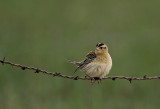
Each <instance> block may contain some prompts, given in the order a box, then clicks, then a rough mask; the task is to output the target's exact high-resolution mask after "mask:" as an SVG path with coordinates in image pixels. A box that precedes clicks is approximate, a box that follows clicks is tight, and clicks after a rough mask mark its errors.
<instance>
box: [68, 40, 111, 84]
mask: <svg viewBox="0 0 160 109" xmlns="http://www.w3.org/2000/svg"><path fill="white" fill-rule="evenodd" d="M68 62H70V63H72V64H75V65H76V66H77V69H76V70H75V71H74V72H76V71H78V70H81V71H83V72H84V73H85V75H86V76H87V77H90V78H91V80H93V81H92V82H94V81H95V79H94V78H99V80H100V81H101V80H102V78H103V77H105V76H106V75H108V74H109V72H110V70H111V68H112V58H111V56H110V54H109V53H108V46H107V45H105V44H104V43H98V44H97V45H96V48H95V50H94V51H90V52H89V53H88V54H87V55H86V58H85V59H84V60H82V61H80V62H77V61H72V60H68Z"/></svg>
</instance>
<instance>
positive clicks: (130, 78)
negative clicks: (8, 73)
mask: <svg viewBox="0 0 160 109" xmlns="http://www.w3.org/2000/svg"><path fill="white" fill-rule="evenodd" d="M0 62H1V63H2V65H4V64H8V65H11V66H15V67H19V68H21V69H22V70H26V69H28V70H33V71H34V72H35V73H39V72H42V73H45V74H48V75H53V76H54V77H55V76H57V77H62V78H68V79H73V80H91V81H92V79H93V78H90V77H87V76H85V77H79V76H68V75H63V74H61V73H57V72H47V71H45V70H41V69H39V68H35V67H28V66H24V65H21V64H15V63H12V62H9V61H6V60H5V57H4V58H3V59H2V60H1V59H0ZM94 79H95V80H99V78H94ZM104 79H112V80H116V79H125V80H129V82H130V83H131V82H132V80H153V79H160V76H153V77H147V76H146V75H145V76H143V77H126V76H108V77H104V78H102V80H104Z"/></svg>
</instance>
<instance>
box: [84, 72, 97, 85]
mask: <svg viewBox="0 0 160 109" xmlns="http://www.w3.org/2000/svg"><path fill="white" fill-rule="evenodd" d="M86 77H89V79H90V80H91V83H92V84H93V83H95V79H94V77H90V76H89V75H88V74H86Z"/></svg>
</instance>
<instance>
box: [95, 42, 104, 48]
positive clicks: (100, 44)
mask: <svg viewBox="0 0 160 109" xmlns="http://www.w3.org/2000/svg"><path fill="white" fill-rule="evenodd" d="M102 45H104V44H103V43H98V44H97V45H96V47H100V46H102Z"/></svg>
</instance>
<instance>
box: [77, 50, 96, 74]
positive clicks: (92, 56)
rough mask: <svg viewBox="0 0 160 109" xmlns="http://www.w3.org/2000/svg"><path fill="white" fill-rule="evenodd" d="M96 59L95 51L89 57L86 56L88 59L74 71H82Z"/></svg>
mask: <svg viewBox="0 0 160 109" xmlns="http://www.w3.org/2000/svg"><path fill="white" fill-rule="evenodd" d="M95 58H96V54H95V52H94V51H90V52H89V53H88V54H87V55H86V59H84V60H83V61H82V62H80V63H79V66H78V68H77V69H76V70H75V71H74V73H75V72H76V71H77V70H79V69H82V68H83V67H84V66H86V65H87V64H89V63H90V62H92V61H93V60H94V59H95Z"/></svg>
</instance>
